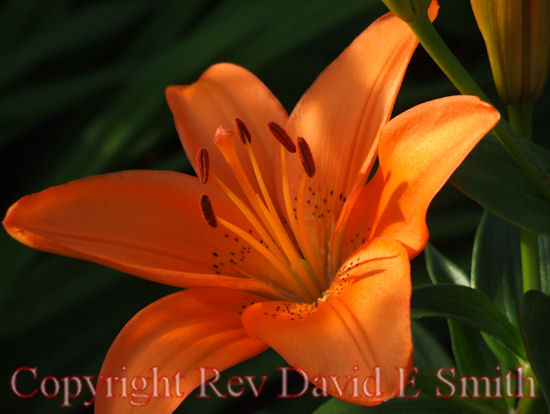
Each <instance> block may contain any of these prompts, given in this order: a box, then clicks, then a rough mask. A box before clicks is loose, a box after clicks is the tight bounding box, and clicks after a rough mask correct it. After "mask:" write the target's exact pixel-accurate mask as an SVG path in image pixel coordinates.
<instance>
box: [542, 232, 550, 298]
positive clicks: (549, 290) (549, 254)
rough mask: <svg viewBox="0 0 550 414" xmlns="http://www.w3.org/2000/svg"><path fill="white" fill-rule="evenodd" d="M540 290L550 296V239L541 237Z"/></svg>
mask: <svg viewBox="0 0 550 414" xmlns="http://www.w3.org/2000/svg"><path fill="white" fill-rule="evenodd" d="M539 260H540V289H541V291H542V292H544V293H546V294H547V295H550V237H546V236H541V235H539Z"/></svg>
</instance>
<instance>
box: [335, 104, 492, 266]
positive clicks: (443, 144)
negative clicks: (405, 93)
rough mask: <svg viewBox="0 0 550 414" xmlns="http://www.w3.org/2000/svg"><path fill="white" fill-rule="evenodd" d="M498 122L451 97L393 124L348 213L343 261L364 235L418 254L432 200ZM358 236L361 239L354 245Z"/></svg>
mask: <svg viewBox="0 0 550 414" xmlns="http://www.w3.org/2000/svg"><path fill="white" fill-rule="evenodd" d="M499 118H500V115H499V113H498V112H497V111H496V110H495V109H494V108H493V107H492V106H490V105H488V104H486V103H484V102H482V101H480V100H479V99H478V98H476V97H471V96H452V97H447V98H442V99H437V100H433V101H430V102H427V103H424V104H421V105H418V106H416V107H414V108H412V109H410V110H408V111H406V112H404V113H402V114H401V115H399V116H397V117H395V118H394V119H392V120H391V121H390V122H389V123H388V124H387V125H386V127H385V128H384V130H383V131H382V135H381V137H380V146H379V160H380V166H379V169H378V171H377V172H376V174H375V177H374V178H373V179H372V180H371V181H370V182H369V184H368V185H367V187H366V188H365V189H364V190H363V194H362V195H361V197H360V199H359V200H358V202H357V204H356V205H355V207H354V210H353V212H352V218H350V221H349V223H348V229H347V235H346V237H345V241H346V242H347V243H348V246H347V247H346V248H344V249H343V251H342V255H345V254H346V252H349V251H350V250H352V249H353V248H354V244H357V242H358V239H359V238H360V237H364V235H365V234H367V238H368V237H369V234H370V237H392V238H394V239H397V240H399V241H400V242H401V243H403V244H404V245H405V247H406V248H407V250H408V252H409V255H410V256H411V257H413V256H416V255H417V254H418V253H419V252H420V251H422V249H423V248H424V247H425V246H426V243H427V241H428V230H427V227H426V211H427V209H428V206H429V204H430V202H431V200H432V199H433V197H434V196H435V194H436V193H437V192H438V191H439V190H440V188H441V187H442V186H443V184H445V182H446V181H447V180H448V178H449V177H450V176H451V174H452V173H453V171H454V170H455V169H456V168H457V167H458V166H459V165H460V163H461V162H462V161H463V160H464V158H465V157H466V155H468V153H469V152H470V151H471V150H472V149H473V147H474V146H475V145H476V144H477V143H478V142H479V140H480V139H481V138H482V137H483V136H485V134H487V132H489V130H491V128H492V127H493V126H494V125H495V124H496V123H497V122H498V120H499ZM364 223H367V226H368V228H366V227H365V224H364ZM357 233H360V234H363V236H360V237H355V239H354V234H357ZM352 239H354V242H353V243H349V242H350V240H352Z"/></svg>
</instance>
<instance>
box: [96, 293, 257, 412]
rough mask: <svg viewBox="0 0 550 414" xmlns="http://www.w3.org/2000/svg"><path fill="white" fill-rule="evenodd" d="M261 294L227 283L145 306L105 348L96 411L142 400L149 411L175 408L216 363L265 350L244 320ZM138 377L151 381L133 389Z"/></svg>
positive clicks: (131, 407)
mask: <svg viewBox="0 0 550 414" xmlns="http://www.w3.org/2000/svg"><path fill="white" fill-rule="evenodd" d="M257 300H262V299H261V298H258V297H255V296H253V295H250V294H246V293H243V292H239V291H232V290H228V289H189V290H185V291H182V292H178V293H174V294H172V295H170V296H167V297H165V298H163V299H160V300H158V301H157V302H154V303H153V304H151V305H149V306H147V307H146V308H144V309H143V310H141V311H140V312H139V313H138V314H136V315H135V316H134V317H133V318H132V319H131V320H130V321H129V322H128V323H127V324H126V326H125V327H124V328H123V329H122V331H121V332H120V333H119V334H118V336H117V338H116V339H115V341H114V342H113V344H112V345H111V348H110V349H109V352H108V353H107V356H106V358H105V361H104V362H103V366H102V368H101V373H100V379H99V381H98V387H97V393H96V400H95V413H96V414H124V413H133V412H135V410H136V408H139V407H140V406H146V407H147V410H148V412H154V413H161V414H162V413H171V412H173V411H174V410H175V409H176V407H177V406H178V405H179V404H180V403H181V401H182V400H183V399H184V398H185V397H187V395H189V393H190V392H191V391H192V390H193V389H195V388H196V387H197V386H198V385H200V383H201V379H204V378H206V379H210V378H211V377H213V376H215V374H216V372H215V371H214V370H213V369H216V370H218V371H222V370H224V369H226V368H228V367H231V366H233V365H235V364H237V363H239V362H241V361H244V360H246V359H249V358H252V357H253V356H255V355H257V354H259V353H260V352H262V351H264V350H265V349H266V348H267V347H266V345H265V344H264V343H262V342H260V341H257V340H255V339H253V338H251V337H250V336H249V335H248V334H247V333H246V331H245V330H244V329H243V327H242V324H241V315H240V314H241V313H242V310H243V308H244V307H246V306H249V305H250V304H251V303H254V302H256V301H257ZM201 368H203V369H202V375H203V378H201ZM178 373H179V381H178V380H177V379H176V375H177V374H178ZM155 376H156V378H157V379H158V381H156V383H157V388H156V395H155V379H154V378H155ZM139 377H145V378H147V380H146V381H147V382H146V384H147V387H143V388H144V389H142V390H140V391H134V392H132V388H131V387H132V381H133V380H135V381H136V384H139V385H136V386H135V388H138V389H139V388H140V387H141V385H143V381H144V380H142V379H139ZM163 377H166V379H163ZM108 378H111V385H110V387H111V389H109V380H108ZM115 378H117V379H115ZM121 378H126V381H127V382H126V384H127V385H126V387H127V389H126V392H127V393H126V395H127V396H126V397H121V396H122V395H124V394H123V385H122V380H121ZM136 378H137V379H136ZM167 383H168V386H167ZM135 394H141V395H145V396H146V397H139V396H136V395H135Z"/></svg>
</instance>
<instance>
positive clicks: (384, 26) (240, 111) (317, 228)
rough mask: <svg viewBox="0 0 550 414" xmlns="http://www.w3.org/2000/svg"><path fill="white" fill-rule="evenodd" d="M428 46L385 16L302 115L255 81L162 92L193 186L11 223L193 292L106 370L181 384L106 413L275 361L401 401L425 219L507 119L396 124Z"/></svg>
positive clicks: (438, 108)
mask: <svg viewBox="0 0 550 414" xmlns="http://www.w3.org/2000/svg"><path fill="white" fill-rule="evenodd" d="M416 44H417V41H416V39H415V37H414V35H413V34H412V32H411V31H410V30H409V28H408V26H407V25H406V24H405V23H404V22H402V21H400V20H399V19H397V18H395V17H394V16H393V15H391V14H386V15H385V16H383V17H381V18H380V19H378V20H377V21H376V22H375V23H373V24H372V25H371V26H370V27H369V28H368V29H367V30H365V31H364V32H363V33H362V34H361V35H360V36H359V37H358V38H357V39H356V40H355V41H354V42H353V43H352V44H351V45H350V46H349V47H348V48H347V49H346V50H345V51H344V52H343V53H342V54H341V55H340V56H339V57H338V58H337V59H336V60H335V61H334V62H333V63H332V64H331V65H330V66H329V67H328V68H327V69H326V70H325V71H324V72H323V73H322V74H321V75H320V76H319V78H318V79H317V80H316V81H315V83H314V84H313V85H312V86H311V88H310V89H309V90H308V91H307V92H306V93H305V94H304V96H303V97H302V99H301V100H300V101H299V103H298V104H297V106H296V108H295V109H294V111H293V112H292V114H291V115H290V116H288V115H287V113H286V112H285V110H284V109H283V108H282V106H281V105H280V104H279V102H278V101H277V99H276V98H275V97H274V96H273V95H272V94H271V93H270V91H269V90H268V89H267V88H266V87H265V86H264V85H263V84H262V83H261V82H260V81H259V80H258V79H257V78H256V77H254V76H253V75H252V74H251V73H249V72H247V71H246V70H245V69H243V68H241V67H238V66H235V65H232V64H219V65H215V66H212V67H211V68H210V69H208V70H207V71H206V72H205V73H204V74H203V75H202V76H201V77H200V79H199V80H198V81H197V82H196V83H194V84H191V85H188V86H172V87H169V88H168V89H167V91H166V96H167V99H168V103H169V106H170V108H171V110H172V112H173V114H174V120H175V124H176V127H177V130H178V133H179V135H180V138H181V141H182V143H183V146H184V148H185V151H186V153H187V155H188V157H189V158H190V159H191V160H194V168H195V171H196V172H197V175H198V178H197V177H192V176H190V175H185V174H181V173H176V172H168V171H126V172H119V173H113V174H106V175H101V176H95V177H88V178H84V179H81V180H77V181H73V182H70V183H67V184H65V185H61V186H58V187H53V188H49V189H47V190H44V191H42V192H40V193H37V194H32V195H29V196H26V197H24V198H22V199H21V200H19V201H18V202H17V203H15V204H14V205H13V206H12V207H11V208H10V209H9V211H8V213H7V215H6V218H5V220H4V222H3V224H4V226H5V228H6V230H7V231H8V232H9V234H10V235H11V236H12V237H14V238H15V239H17V240H19V241H20V242H22V243H24V244H26V245H29V246H31V247H34V248H36V249H40V250H44V251H48V252H52V253H57V254H62V255H66V256H71V257H76V258H81V259H85V260H90V261H93V262H97V263H100V264H102V265H106V266H110V267H113V268H115V269H118V270H121V271H124V272H127V273H130V274H132V275H136V276H139V277H143V278H146V279H150V280H154V281H157V282H160V283H165V284H168V285H172V286H177V287H182V288H188V289H186V290H183V291H181V292H178V293H175V294H172V295H169V296H168V297H165V298H163V299H160V300H158V301H157V302H155V303H153V304H151V305H150V306H148V307H146V308H145V309H143V310H142V311H140V312H139V313H138V314H137V315H136V316H135V317H134V318H133V319H132V320H130V322H128V324H127V325H126V326H125V327H124V329H123V330H122V331H121V332H120V334H119V335H118V337H117V338H116V340H115V341H114V343H113V345H112V346H111V348H110V350H109V352H108V354H107V356H106V359H105V362H104V364H103V367H102V370H101V375H102V376H103V377H104V379H105V378H106V379H109V378H110V379H111V380H113V378H115V377H117V378H119V379H120V378H122V377H126V378H128V379H132V378H136V377H137V376H149V377H151V375H152V372H153V371H152V370H153V369H156V371H155V373H156V374H155V375H158V377H159V378H161V377H167V378H174V376H175V375H176V374H177V373H181V378H180V379H181V381H179V382H178V383H177V386H176V384H175V382H174V381H171V382H170V384H169V385H170V387H168V388H163V384H164V383H162V382H161V385H160V390H158V394H159V395H153V396H151V394H149V398H146V399H145V400H144V401H139V402H137V403H136V400H134V399H131V398H130V397H128V396H127V397H126V398H123V397H124V396H121V388H120V386H121V384H119V383H117V382H116V379H115V380H114V381H111V383H109V381H108V380H103V381H100V384H99V387H98V390H97V397H96V413H125V412H131V411H132V410H133V408H134V405H135V404H141V403H143V404H147V409H149V410H150V412H155V413H159V412H166V413H169V412H172V411H173V410H175V409H176V407H177V406H178V404H179V403H180V402H181V401H182V400H183V399H184V398H185V396H187V395H188V394H189V392H190V391H192V390H193V389H194V388H195V387H197V386H198V385H199V384H200V383H201V381H203V380H204V379H205V378H201V373H200V372H199V370H198V369H197V367H215V368H216V369H218V370H220V371H221V370H223V369H225V368H227V367H230V366H232V365H234V364H237V363H239V362H241V361H243V360H246V359H248V358H251V357H253V356H255V355H257V354H258V353H260V352H262V351H264V350H265V349H267V347H272V348H274V349H275V350H276V351H277V352H279V353H280V354H281V355H282V356H283V357H284V358H285V359H286V361H288V363H289V364H291V365H292V366H294V367H297V368H300V369H302V370H303V371H304V372H305V373H307V375H308V378H309V379H310V381H312V382H313V383H314V384H316V385H317V386H319V387H323V388H325V389H326V391H327V392H328V393H329V394H331V395H334V396H336V397H338V398H340V399H343V400H346V401H350V402H353V403H357V404H363V405H376V404H379V403H381V402H382V401H385V400H387V399H389V398H391V397H393V396H395V395H396V394H397V393H398V392H399V372H398V368H399V367H403V368H405V367H408V366H410V365H411V363H412V341H411V329H410V295H411V282H410V269H409V259H410V258H412V257H414V256H415V255H417V254H418V253H419V252H420V251H421V250H422V249H423V248H424V246H425V245H426V242H427V239H428V231H427V228H426V224H425V216H426V211H427V208H428V205H429V203H430V201H431V200H432V198H433V196H434V195H435V194H436V192H437V191H439V189H440V188H441V186H442V185H443V184H444V183H445V181H446V180H447V179H448V177H449V176H450V174H451V173H452V172H453V171H454V170H455V168H456V167H457V166H458V165H459V164H460V163H461V162H462V160H463V159H464V158H465V157H466V155H467V154H468V153H469V152H470V151H471V149H472V148H473V147H474V146H475V145H476V143H477V142H478V141H479V140H480V139H481V138H482V137H483V136H484V135H485V134H486V133H487V132H488V131H489V130H490V129H491V127H492V126H493V125H494V124H495V123H496V122H497V120H498V118H499V115H498V113H497V112H496V110H495V109H493V108H492V107H491V106H489V105H488V104H485V103H483V102H481V101H480V100H479V99H477V98H474V97H464V96H455V97H447V98H443V99H438V100H435V101H431V102H427V103H424V104H422V105H419V106H417V107H415V108H413V109H410V110H408V111H406V112H404V113H402V114H401V115H399V116H397V117H395V118H394V119H392V120H391V121H389V122H388V120H389V117H390V114H391V111H392V108H393V104H394V101H395V97H396V94H397V91H398V89H399V87H400V84H401V82H402V79H403V76H404V72H405V69H406V67H407V64H408V62H409V59H410V57H411V55H412V53H413V51H414V49H415V47H416ZM220 125H221V126H220ZM302 137H303V138H302ZM213 138H214V139H213ZM377 156H378V159H379V166H378V169H377V171H376V173H375V174H374V176H373V178H372V179H371V180H370V181H368V184H367V180H368V177H369V174H370V172H371V169H372V167H373V164H374V161H375V159H376V158H377ZM209 373H210V375H213V374H212V371H209ZM377 375H378V380H376V376H377ZM350 377H355V378H357V379H358V381H359V382H358V384H359V386H358V387H354V386H353V381H352V382H349V381H348V380H347V379H349V378H350ZM369 377H373V378H375V379H371V380H370V382H369V381H368V380H367V378H369ZM335 378H336V379H337V380H338V381H339V384H340V385H341V387H340V386H338V384H335V381H334V379H335ZM375 380H376V381H375ZM346 381H348V383H347V385H346ZM365 382H366V386H364V387H363V385H364V383H365ZM149 391H150V390H149Z"/></svg>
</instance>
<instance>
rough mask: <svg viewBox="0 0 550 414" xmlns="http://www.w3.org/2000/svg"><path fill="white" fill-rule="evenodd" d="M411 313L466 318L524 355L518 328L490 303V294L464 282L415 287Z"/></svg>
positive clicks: (465, 319) (466, 321) (464, 320)
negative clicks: (461, 283)
mask: <svg viewBox="0 0 550 414" xmlns="http://www.w3.org/2000/svg"><path fill="white" fill-rule="evenodd" d="M411 307H412V317H413V318H423V317H428V316H439V317H444V318H451V319H455V320H457V321H460V322H464V323H466V324H468V325H470V326H471V327H473V328H475V329H478V330H480V331H483V332H486V333H488V334H490V335H492V336H494V337H495V338H497V339H498V340H500V341H501V342H502V343H503V344H504V345H506V346H507V347H508V348H510V349H511V350H512V351H514V352H515V353H516V354H518V355H520V356H523V355H525V350H524V349H523V344H522V342H521V336H520V333H519V331H518V330H517V329H516V328H515V327H514V326H513V325H512V324H511V323H510V322H508V320H507V319H506V317H505V316H504V315H503V314H502V313H501V312H500V311H499V310H498V309H497V308H496V307H495V306H494V305H493V304H492V303H491V301H490V300H489V298H488V297H487V296H486V295H485V294H483V293H481V292H479V291H477V290H475V289H472V288H468V287H465V286H452V285H448V286H446V285H438V286H424V287H420V288H417V289H414V290H413V295H412V299H411Z"/></svg>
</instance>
